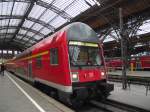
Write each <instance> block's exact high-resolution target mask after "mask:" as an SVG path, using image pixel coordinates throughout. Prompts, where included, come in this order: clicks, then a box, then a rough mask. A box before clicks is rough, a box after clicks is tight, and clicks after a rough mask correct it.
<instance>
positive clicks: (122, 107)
mask: <svg viewBox="0 0 150 112" xmlns="http://www.w3.org/2000/svg"><path fill="white" fill-rule="evenodd" d="M88 105H89V107H88V106H86V107H87V110H86V109H85V108H86V107H85V108H84V109H80V110H77V112H150V111H149V110H145V109H141V108H139V107H134V106H131V105H127V104H122V103H120V102H116V101H112V100H106V101H103V102H100V101H95V100H93V101H91V102H90V103H89V104H88Z"/></svg>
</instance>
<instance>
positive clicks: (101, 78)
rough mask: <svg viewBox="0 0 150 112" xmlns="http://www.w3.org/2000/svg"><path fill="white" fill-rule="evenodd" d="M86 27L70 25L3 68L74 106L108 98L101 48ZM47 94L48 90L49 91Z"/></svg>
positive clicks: (75, 24) (111, 86)
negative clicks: (47, 87) (43, 85)
mask: <svg viewBox="0 0 150 112" xmlns="http://www.w3.org/2000/svg"><path fill="white" fill-rule="evenodd" d="M98 42H99V39H98V37H97V35H96V33H95V32H94V31H93V30H92V29H91V28H90V27H89V26H88V25H86V24H84V23H80V22H76V23H72V24H70V25H68V26H66V27H64V28H63V29H61V30H60V31H58V32H56V33H55V34H53V35H52V36H50V37H48V38H46V39H44V40H42V41H41V42H39V43H37V44H36V45H34V46H32V47H31V48H29V49H27V50H25V51H24V52H23V53H21V54H19V55H18V56H16V57H15V58H13V59H12V60H9V61H8V62H7V69H8V70H10V71H13V72H14V73H15V74H16V75H18V76H20V77H22V78H25V79H27V80H30V81H32V82H34V83H37V82H39V83H42V84H45V85H48V86H50V87H51V88H52V91H53V93H55V94H56V95H57V96H58V98H59V99H60V100H62V101H65V102H69V103H72V104H73V103H74V102H77V103H79V102H81V101H85V100H87V99H91V98H96V97H97V96H98V97H101V96H105V97H106V96H108V95H109V93H110V91H112V90H113V88H114V85H113V84H108V83H107V82H106V72H105V71H106V70H105V67H104V63H105V62H104V57H103V50H102V47H101V45H100V44H99V43H98ZM50 92H51V91H50Z"/></svg>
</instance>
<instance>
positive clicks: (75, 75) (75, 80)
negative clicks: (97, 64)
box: [72, 72, 79, 82]
mask: <svg viewBox="0 0 150 112" xmlns="http://www.w3.org/2000/svg"><path fill="white" fill-rule="evenodd" d="M78 80H79V78H78V72H72V81H73V82H77V81H78Z"/></svg>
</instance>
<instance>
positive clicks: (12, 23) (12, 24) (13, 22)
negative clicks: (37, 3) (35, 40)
mask: <svg viewBox="0 0 150 112" xmlns="http://www.w3.org/2000/svg"><path fill="white" fill-rule="evenodd" d="M20 21H21V20H20V19H10V23H9V26H18V25H19V23H20Z"/></svg>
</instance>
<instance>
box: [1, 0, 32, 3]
mask: <svg viewBox="0 0 150 112" xmlns="http://www.w3.org/2000/svg"><path fill="white" fill-rule="evenodd" d="M0 2H13V0H0ZM15 2H24V3H30V2H31V0H15Z"/></svg>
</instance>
